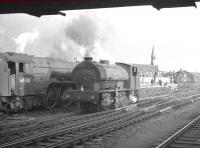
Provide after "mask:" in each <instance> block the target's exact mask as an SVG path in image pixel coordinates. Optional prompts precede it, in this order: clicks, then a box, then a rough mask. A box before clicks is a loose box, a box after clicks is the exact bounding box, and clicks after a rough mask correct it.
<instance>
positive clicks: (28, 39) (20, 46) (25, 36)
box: [14, 30, 39, 53]
mask: <svg viewBox="0 0 200 148" xmlns="http://www.w3.org/2000/svg"><path fill="white" fill-rule="evenodd" d="M38 37H39V32H38V31H37V30H34V31H33V32H26V33H22V34H20V35H19V36H17V38H15V39H14V41H15V42H16V45H17V48H16V51H17V52H18V53H23V52H24V50H25V48H26V46H27V44H28V43H33V42H34V40H35V39H37V38H38Z"/></svg>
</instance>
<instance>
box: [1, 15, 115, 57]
mask: <svg viewBox="0 0 200 148" xmlns="http://www.w3.org/2000/svg"><path fill="white" fill-rule="evenodd" d="M12 19H15V18H12ZM4 27H5V26H4ZM15 27H16V29H17V28H19V26H15ZM5 28H6V27H5ZM111 30H112V29H111V27H110V26H108V25H107V24H106V22H104V21H99V20H98V18H97V17H94V16H93V17H92V16H91V15H88V14H85V13H84V14H79V15H76V17H74V16H72V17H70V16H68V17H67V18H66V17H61V16H56V17H52V16H51V17H44V18H41V19H40V20H37V21H36V22H35V23H33V25H32V28H30V29H27V28H26V30H25V29H24V30H23V27H21V28H20V30H19V31H18V32H17V33H15V34H13V32H9V31H10V30H9V29H7V30H4V28H3V27H0V50H1V51H5V50H7V51H12V52H13V51H15V52H18V53H27V54H31V55H35V56H41V57H53V58H58V59H64V60H67V61H74V60H78V61H80V60H82V59H83V58H84V56H86V55H89V56H92V57H93V58H94V59H95V60H100V59H102V58H106V59H107V60H110V59H111V57H110V56H109V54H107V53H106V52H105V43H106V42H108V41H109V38H110V37H109V36H110V34H111V33H112V32H111ZM4 43H6V45H5V44H4ZM8 46H9V47H8ZM106 50H109V49H106Z"/></svg>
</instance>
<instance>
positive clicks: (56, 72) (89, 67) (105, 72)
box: [0, 52, 157, 112]
mask: <svg viewBox="0 0 200 148" xmlns="http://www.w3.org/2000/svg"><path fill="white" fill-rule="evenodd" d="M141 68H143V69H145V70H147V71H151V69H154V70H153V71H154V72H155V71H157V69H156V68H157V67H156V66H152V65H142V66H139V65H136V64H127V63H116V64H115V65H111V64H109V61H107V60H101V61H100V62H99V63H98V62H93V61H92V58H91V57H85V61H83V62H81V63H80V62H79V63H78V62H66V61H63V60H56V59H52V58H47V57H46V58H42V57H34V56H30V55H26V54H17V53H10V52H7V53H0V112H2V111H3V112H8V111H15V110H19V109H20V110H21V109H25V110H26V109H30V108H33V107H40V106H44V107H45V108H47V109H52V108H54V107H55V106H56V105H62V106H64V107H68V106H69V105H70V104H71V103H72V102H76V103H78V104H79V105H80V108H81V110H82V111H83V112H95V111H102V110H106V109H114V108H119V107H124V106H126V105H129V104H132V103H134V102H136V101H137V97H135V96H137V89H138V88H139V87H140V77H141V73H139V72H141V71H143V72H144V70H142V69H141ZM154 74H155V73H153V72H152V75H154Z"/></svg>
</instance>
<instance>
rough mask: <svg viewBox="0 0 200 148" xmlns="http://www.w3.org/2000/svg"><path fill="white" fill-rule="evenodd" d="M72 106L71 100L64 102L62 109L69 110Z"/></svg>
mask: <svg viewBox="0 0 200 148" xmlns="http://www.w3.org/2000/svg"><path fill="white" fill-rule="evenodd" d="M71 104H72V101H70V100H62V107H64V108H68V107H69V106H70V105H71Z"/></svg>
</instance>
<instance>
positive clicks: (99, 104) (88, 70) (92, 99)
mask: <svg viewBox="0 0 200 148" xmlns="http://www.w3.org/2000/svg"><path fill="white" fill-rule="evenodd" d="M132 68H133V67H131V66H127V67H126V64H122V63H119V64H118V65H117V64H115V65H111V64H109V61H107V60H102V61H100V63H97V62H93V61H92V58H91V57H86V58H85V61H83V62H82V63H80V64H78V65H76V67H75V68H74V69H73V71H72V80H73V81H74V82H75V83H76V89H77V90H71V91H64V93H63V98H66V99H69V100H70V99H73V101H76V102H79V103H80V108H81V110H82V111H83V112H95V111H102V110H106V109H115V108H119V107H124V106H126V105H129V104H131V103H134V102H136V101H137V100H136V98H135V97H134V90H135V88H136V87H137V86H136V81H135V79H136V77H135V75H134V74H132V72H133V73H135V72H136V73H137V68H136V69H135V70H136V71H135V72H134V71H132ZM132 83H134V84H132Z"/></svg>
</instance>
